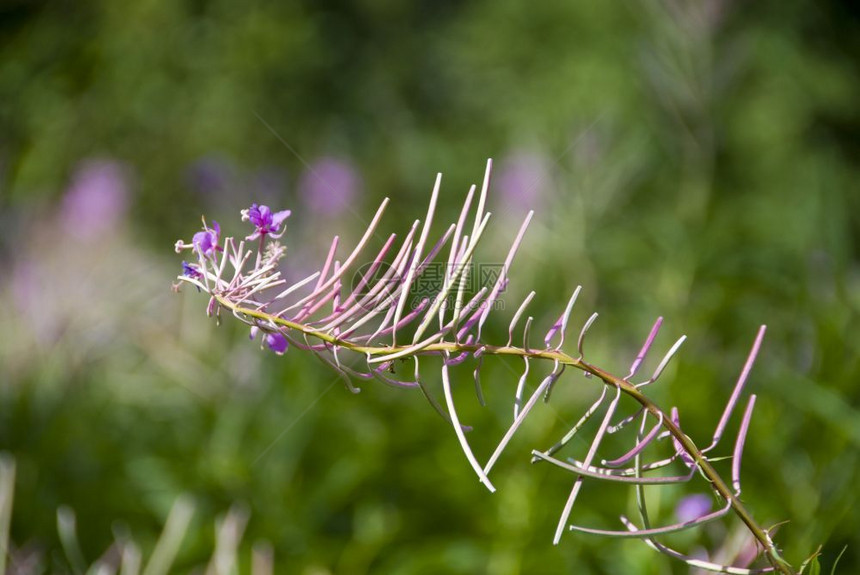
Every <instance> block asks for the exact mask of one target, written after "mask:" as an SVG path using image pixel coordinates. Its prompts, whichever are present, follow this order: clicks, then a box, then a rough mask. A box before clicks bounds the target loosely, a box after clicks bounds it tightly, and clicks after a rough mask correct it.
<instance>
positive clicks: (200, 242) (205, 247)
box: [175, 204, 290, 355]
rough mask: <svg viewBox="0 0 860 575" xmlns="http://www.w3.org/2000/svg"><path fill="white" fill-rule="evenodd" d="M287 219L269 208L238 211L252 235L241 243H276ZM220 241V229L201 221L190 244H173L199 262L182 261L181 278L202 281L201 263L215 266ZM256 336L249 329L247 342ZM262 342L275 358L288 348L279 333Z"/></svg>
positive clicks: (256, 329) (255, 330)
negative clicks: (191, 253)
mask: <svg viewBox="0 0 860 575" xmlns="http://www.w3.org/2000/svg"><path fill="white" fill-rule="evenodd" d="M288 217H290V210H281V211H279V212H272V210H271V209H270V208H269V206H264V205H257V204H251V207H250V208H248V209H245V210H242V221H248V222H250V223H251V224H252V225H253V226H254V231H253V232H252V233H251V234H249V235H248V236H247V237H246V238H245V239H246V240H247V241H254V240H259V241H260V242H261V243H262V242H263V241H264V240H265V238H267V237H268V238H270V239H279V238H280V237H281V236H282V235H284V232H285V231H286V226H285V225H284V220H286V219H287V218H288ZM220 240H221V226H220V225H218V222H216V221H215V220H212V226H211V227H210V226H209V225H208V224H207V223H206V220H205V219H204V220H203V229H202V230H201V231H199V232H197V233H196V234H194V236H193V237H192V238H191V243H190V244H186V243H185V242H183V241H182V240H179V241H178V242H176V246H175V247H176V252H177V253H180V252H182V251H183V250H192V251H193V252H194V253H195V254H196V255H197V258H198V261H199V262H200V263H197V264H190V263H188V262H187V261H183V262H182V275H183V276H185V277H186V278H191V279H194V280H197V281H202V280H203V279H204V278H203V273H202V272H201V270H202V269H203V267H204V265H205V264H204V263H203V262H205V261H210V262H215V257H216V255H217V254H218V253H220V252H223V251H224V248H223V247H222V246H221V245H219V242H220ZM259 332H260V328H259V327H257V326H251V335H250V338H251V339H254V338H256V337H257V334H258V333H259ZM262 341H263V343H264V344H265V345H266V346H267V347H268V348H269V349H271V350H272V351H274V352H275V353H277V354H278V355H283V354H284V353H285V352H286V351H287V348H288V347H289V342H287V338H286V337H285V336H284V335H283V334H282V333H279V332H267V333H264V334H263V339H262Z"/></svg>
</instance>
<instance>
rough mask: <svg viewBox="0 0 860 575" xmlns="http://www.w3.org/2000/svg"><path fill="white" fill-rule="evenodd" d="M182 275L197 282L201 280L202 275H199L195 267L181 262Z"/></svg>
mask: <svg viewBox="0 0 860 575" xmlns="http://www.w3.org/2000/svg"><path fill="white" fill-rule="evenodd" d="M182 275H184V276H188V277H190V278H194V279H198V280H199V279H203V274H201V273H200V272H199V271H198V270H197V268H196V267H195V266H193V265H191V264H189V263H188V262H186V261H183V262H182Z"/></svg>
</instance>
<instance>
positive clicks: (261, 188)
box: [250, 166, 287, 203]
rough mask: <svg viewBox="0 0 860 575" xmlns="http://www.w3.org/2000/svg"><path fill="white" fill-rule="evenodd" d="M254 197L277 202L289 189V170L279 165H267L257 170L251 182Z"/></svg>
mask: <svg viewBox="0 0 860 575" xmlns="http://www.w3.org/2000/svg"><path fill="white" fill-rule="evenodd" d="M250 186H251V188H252V189H253V190H254V197H255V198H261V199H266V200H270V203H277V202H279V201H280V200H281V198H283V197H284V191H285V190H286V189H287V172H286V170H284V169H282V168H279V167H277V166H265V167H262V168H260V169H258V170H256V171H255V172H254V174H253V179H252V180H251V182H250Z"/></svg>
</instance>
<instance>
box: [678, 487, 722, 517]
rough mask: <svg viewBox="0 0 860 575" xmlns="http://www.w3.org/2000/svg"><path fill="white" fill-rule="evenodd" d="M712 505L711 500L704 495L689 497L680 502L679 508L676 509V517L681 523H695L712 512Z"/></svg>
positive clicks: (697, 494) (698, 494)
mask: <svg viewBox="0 0 860 575" xmlns="http://www.w3.org/2000/svg"><path fill="white" fill-rule="evenodd" d="M712 503H713V502H712V501H711V498H710V497H709V496H707V495H705V494H703V493H696V494H695V495H688V496H687V497H684V498H682V499H681V500H680V501H679V502H678V506H677V507H675V516H676V517H677V518H678V521H679V522H681V523H686V522H687V521H694V520H696V519H698V518H699V517H701V516H702V515H706V514H707V513H708V512H709V511H710V510H711V505H712Z"/></svg>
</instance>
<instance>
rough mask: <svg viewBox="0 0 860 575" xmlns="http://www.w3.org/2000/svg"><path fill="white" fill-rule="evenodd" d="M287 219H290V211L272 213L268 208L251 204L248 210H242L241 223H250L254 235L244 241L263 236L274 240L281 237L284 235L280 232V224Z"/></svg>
mask: <svg viewBox="0 0 860 575" xmlns="http://www.w3.org/2000/svg"><path fill="white" fill-rule="evenodd" d="M288 217H290V210H282V211H280V212H275V213H272V210H271V209H269V206H258V205H257V204H251V207H250V208H248V209H247V210H242V221H250V222H251V223H252V224H254V233H252V234H251V235H250V236H248V237H246V238H245V239H246V240H249V241H251V240H256V239H257V238H259V237H262V236H265V235H268V236H269V237H271V238H275V239H277V238H279V237H281V236H282V235H283V234H284V232H283V231H281V224H283V223H284V220H285V219H287V218H288ZM278 232H280V233H278Z"/></svg>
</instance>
